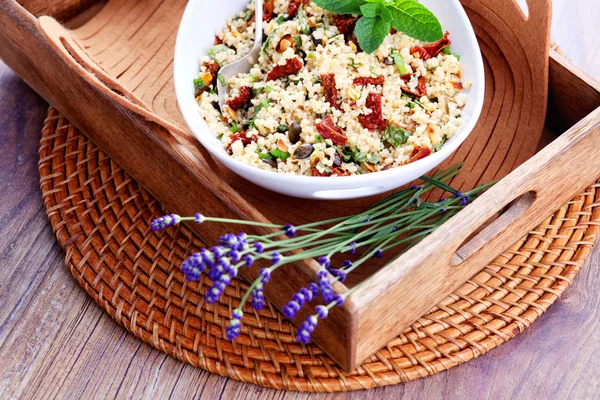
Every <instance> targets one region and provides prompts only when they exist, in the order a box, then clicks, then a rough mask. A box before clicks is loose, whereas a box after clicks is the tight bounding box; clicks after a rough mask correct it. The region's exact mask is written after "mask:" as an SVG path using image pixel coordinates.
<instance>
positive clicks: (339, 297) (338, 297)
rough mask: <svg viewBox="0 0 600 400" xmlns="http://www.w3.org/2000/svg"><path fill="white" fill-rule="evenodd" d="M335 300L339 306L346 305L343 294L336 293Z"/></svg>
mask: <svg viewBox="0 0 600 400" xmlns="http://www.w3.org/2000/svg"><path fill="white" fill-rule="evenodd" d="M333 300H334V301H335V303H336V305H337V306H339V307H341V306H343V305H344V296H342V295H341V294H336V295H335V296H333Z"/></svg>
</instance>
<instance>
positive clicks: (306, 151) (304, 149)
mask: <svg viewBox="0 0 600 400" xmlns="http://www.w3.org/2000/svg"><path fill="white" fill-rule="evenodd" d="M314 151H315V148H314V147H313V145H312V144H308V143H306V144H303V145H302V146H300V147H298V148H297V149H296V151H295V152H294V157H296V158H297V159H298V160H305V159H307V158H308V157H310V155H311V154H312V153H313V152H314Z"/></svg>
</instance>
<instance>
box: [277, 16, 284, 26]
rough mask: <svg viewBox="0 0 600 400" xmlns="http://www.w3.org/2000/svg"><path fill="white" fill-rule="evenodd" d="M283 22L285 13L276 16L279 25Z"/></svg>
mask: <svg viewBox="0 0 600 400" xmlns="http://www.w3.org/2000/svg"><path fill="white" fill-rule="evenodd" d="M284 22H285V15H280V16H279V18H277V23H278V24H279V25H281V24H283V23H284Z"/></svg>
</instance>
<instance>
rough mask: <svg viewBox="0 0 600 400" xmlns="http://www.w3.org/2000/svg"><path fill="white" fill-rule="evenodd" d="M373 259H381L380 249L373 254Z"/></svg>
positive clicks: (381, 252)
mask: <svg viewBox="0 0 600 400" xmlns="http://www.w3.org/2000/svg"><path fill="white" fill-rule="evenodd" d="M374 257H375V258H379V259H382V258H383V251H381V250H380V249H377V251H376V252H375V255H374Z"/></svg>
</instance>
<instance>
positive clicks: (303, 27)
mask: <svg viewBox="0 0 600 400" xmlns="http://www.w3.org/2000/svg"><path fill="white" fill-rule="evenodd" d="M298 27H299V28H300V32H302V33H304V34H305V35H310V25H308V23H306V15H305V14H304V4H300V7H299V8H298Z"/></svg>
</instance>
